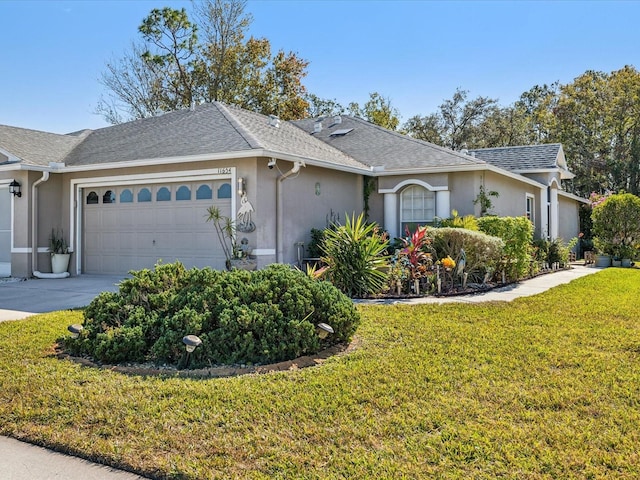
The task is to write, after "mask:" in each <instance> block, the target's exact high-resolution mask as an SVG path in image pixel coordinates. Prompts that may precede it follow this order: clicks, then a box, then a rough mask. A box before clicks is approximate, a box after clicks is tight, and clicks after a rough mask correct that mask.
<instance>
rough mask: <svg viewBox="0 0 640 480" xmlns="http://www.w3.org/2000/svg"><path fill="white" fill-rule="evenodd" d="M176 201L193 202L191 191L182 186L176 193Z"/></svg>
mask: <svg viewBox="0 0 640 480" xmlns="http://www.w3.org/2000/svg"><path fill="white" fill-rule="evenodd" d="M176 200H191V189H190V188H189V187H186V186H184V185H183V186H181V187H180V188H178V190H177V191H176Z"/></svg>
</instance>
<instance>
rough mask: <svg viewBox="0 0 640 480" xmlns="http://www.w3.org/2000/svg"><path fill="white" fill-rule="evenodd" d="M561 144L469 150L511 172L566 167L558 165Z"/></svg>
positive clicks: (477, 156)
mask: <svg viewBox="0 0 640 480" xmlns="http://www.w3.org/2000/svg"><path fill="white" fill-rule="evenodd" d="M561 149H562V146H561V144H559V143H550V144H546V145H528V146H520V147H498V148H478V149H474V150H469V154H475V156H476V158H479V159H481V160H484V161H486V162H487V163H490V164H491V165H495V166H496V167H500V168H503V169H505V170H510V171H525V170H539V169H549V168H562V169H564V168H565V167H564V166H562V165H559V164H558V154H559V153H560V150H561Z"/></svg>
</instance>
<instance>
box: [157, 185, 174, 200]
mask: <svg viewBox="0 0 640 480" xmlns="http://www.w3.org/2000/svg"><path fill="white" fill-rule="evenodd" d="M169 201H171V190H169V189H168V188H167V187H160V188H159V189H158V191H157V192H156V202H169Z"/></svg>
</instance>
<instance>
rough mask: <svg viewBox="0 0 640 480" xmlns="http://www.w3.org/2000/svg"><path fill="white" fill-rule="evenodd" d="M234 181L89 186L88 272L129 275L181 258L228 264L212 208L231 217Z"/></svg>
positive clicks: (191, 263)
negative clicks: (210, 219) (211, 220)
mask: <svg viewBox="0 0 640 480" xmlns="http://www.w3.org/2000/svg"><path fill="white" fill-rule="evenodd" d="M231 195H232V188H231V183H230V181H229V180H210V181H201V182H187V183H158V184H141V185H123V186H107V187H99V188H94V187H90V188H84V189H83V197H84V198H83V263H82V265H83V268H82V271H83V272H84V273H103V274H124V273H127V272H128V271H129V270H139V269H142V268H153V266H154V265H155V264H156V263H157V262H158V261H160V260H161V261H162V262H163V263H170V262H174V261H176V260H179V261H181V262H182V263H184V264H185V266H186V267H187V268H190V267H199V268H202V267H205V266H210V267H212V268H216V269H223V268H224V262H225V258H224V253H223V251H222V247H221V246H220V242H219V240H218V237H217V235H216V233H215V230H214V228H213V224H212V223H209V222H206V216H207V208H208V207H209V206H211V205H216V206H218V207H219V208H220V211H221V213H222V214H223V215H226V216H231Z"/></svg>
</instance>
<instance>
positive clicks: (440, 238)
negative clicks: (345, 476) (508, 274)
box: [429, 227, 504, 282]
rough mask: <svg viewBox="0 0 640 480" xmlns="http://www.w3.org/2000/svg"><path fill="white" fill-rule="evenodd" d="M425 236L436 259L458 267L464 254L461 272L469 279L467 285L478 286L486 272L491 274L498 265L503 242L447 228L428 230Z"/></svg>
mask: <svg viewBox="0 0 640 480" xmlns="http://www.w3.org/2000/svg"><path fill="white" fill-rule="evenodd" d="M429 234H430V235H431V238H432V247H433V248H434V249H435V252H436V256H437V258H446V257H451V258H452V259H453V260H454V261H455V262H456V264H459V263H460V259H461V257H462V254H461V252H462V250H464V253H465V262H466V265H465V268H464V271H465V272H466V273H467V274H468V275H469V281H475V282H481V281H482V280H483V279H484V276H485V274H486V273H487V272H489V273H491V272H494V271H495V270H496V269H497V267H498V265H499V264H500V260H501V258H502V252H503V249H504V242H503V241H502V240H501V239H500V238H498V237H492V236H490V235H487V234H485V233H482V232H476V231H473V230H467V229H464V228H448V227H444V228H434V229H430V230H429Z"/></svg>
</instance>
